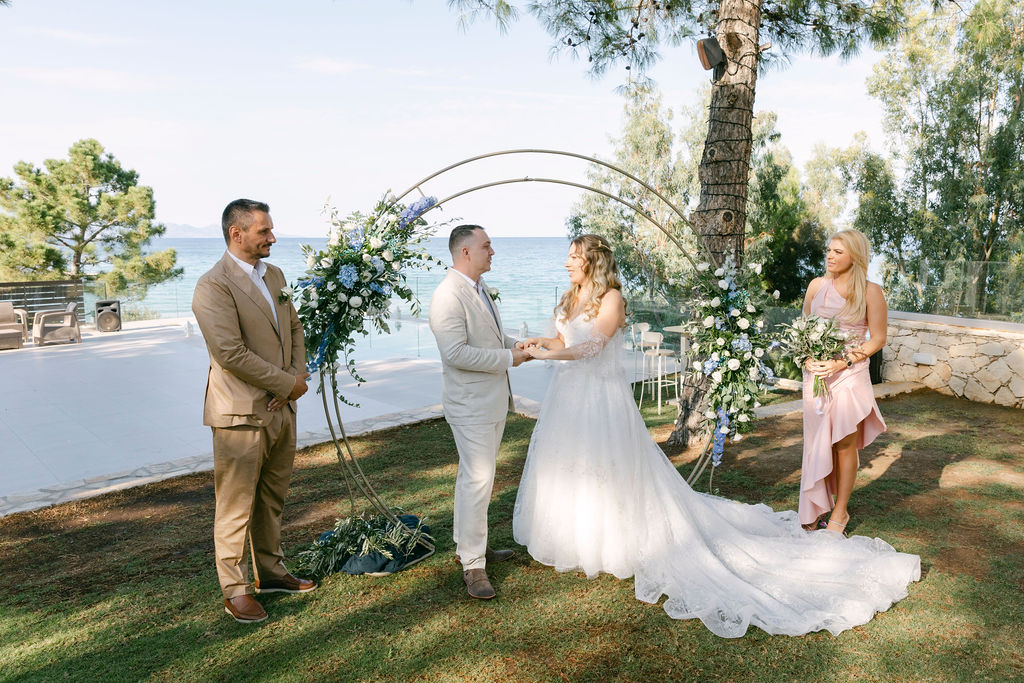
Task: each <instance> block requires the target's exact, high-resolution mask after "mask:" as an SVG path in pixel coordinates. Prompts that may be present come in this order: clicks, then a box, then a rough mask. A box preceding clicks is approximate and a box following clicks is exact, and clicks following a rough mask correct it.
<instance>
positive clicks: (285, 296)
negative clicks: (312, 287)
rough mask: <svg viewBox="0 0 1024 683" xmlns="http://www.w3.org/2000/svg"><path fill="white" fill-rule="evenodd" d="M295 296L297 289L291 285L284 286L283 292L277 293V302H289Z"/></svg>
mask: <svg viewBox="0 0 1024 683" xmlns="http://www.w3.org/2000/svg"><path fill="white" fill-rule="evenodd" d="M294 297H295V290H294V289H292V288H291V287H282V288H281V293H280V294H278V295H277V303H279V304H284V303H288V302H289V301H291V300H292V299H293V298H294Z"/></svg>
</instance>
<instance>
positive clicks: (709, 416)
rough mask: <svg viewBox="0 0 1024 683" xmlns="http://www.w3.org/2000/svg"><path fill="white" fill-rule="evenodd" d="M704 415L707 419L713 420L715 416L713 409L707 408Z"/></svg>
mask: <svg viewBox="0 0 1024 683" xmlns="http://www.w3.org/2000/svg"><path fill="white" fill-rule="evenodd" d="M704 417H706V418H707V419H709V420H714V419H715V417H717V416H716V415H715V411H713V410H709V411H707V412H706V413H704Z"/></svg>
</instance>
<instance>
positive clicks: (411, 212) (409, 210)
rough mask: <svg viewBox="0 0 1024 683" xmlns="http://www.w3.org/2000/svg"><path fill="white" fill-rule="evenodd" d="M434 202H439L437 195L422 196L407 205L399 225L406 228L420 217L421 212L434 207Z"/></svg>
mask: <svg viewBox="0 0 1024 683" xmlns="http://www.w3.org/2000/svg"><path fill="white" fill-rule="evenodd" d="M434 204H437V199H436V198H435V197H420V198H419V199H417V200H416V201H414V202H413V203H412V204H410V205H409V206H407V207H406V208H405V211H403V212H402V216H401V218H400V219H399V221H398V227H400V228H404V227H405V226H407V225H408V224H409V223H411V222H412V221H414V220H416V219H417V218H419V217H420V214H422V213H423V212H424V211H426V210H427V209H429V208H430V207H432V206H433V205H434Z"/></svg>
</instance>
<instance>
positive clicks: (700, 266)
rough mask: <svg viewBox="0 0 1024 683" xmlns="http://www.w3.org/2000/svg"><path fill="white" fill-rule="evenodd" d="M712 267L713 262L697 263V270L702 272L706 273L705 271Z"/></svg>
mask: <svg viewBox="0 0 1024 683" xmlns="http://www.w3.org/2000/svg"><path fill="white" fill-rule="evenodd" d="M710 267H711V264H710V263H698V264H697V271H698V272H700V273H704V272H706V271H707V270H708V268H710Z"/></svg>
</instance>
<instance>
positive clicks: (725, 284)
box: [718, 280, 729, 289]
mask: <svg viewBox="0 0 1024 683" xmlns="http://www.w3.org/2000/svg"><path fill="white" fill-rule="evenodd" d="M718 287H719V289H729V281H728V280H719V281H718Z"/></svg>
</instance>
